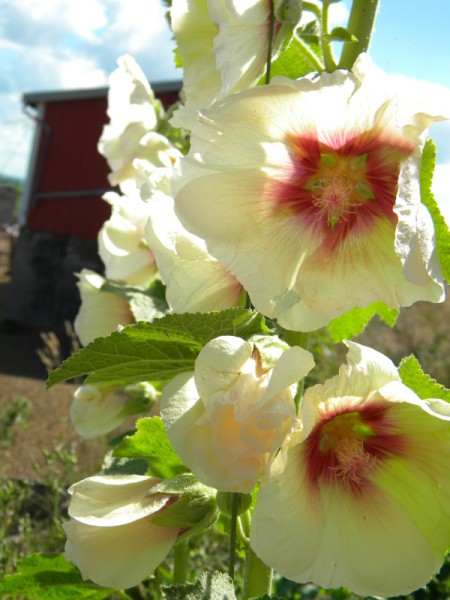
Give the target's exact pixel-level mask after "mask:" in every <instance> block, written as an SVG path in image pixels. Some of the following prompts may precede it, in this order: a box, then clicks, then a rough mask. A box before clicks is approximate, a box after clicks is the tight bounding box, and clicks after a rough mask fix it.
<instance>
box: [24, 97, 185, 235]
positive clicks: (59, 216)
mask: <svg viewBox="0 0 450 600" xmlns="http://www.w3.org/2000/svg"><path fill="white" fill-rule="evenodd" d="M157 95H158V97H159V99H160V100H161V102H162V103H163V105H164V106H165V108H168V107H169V106H170V105H172V104H173V103H174V102H176V101H177V100H178V92H177V91H164V92H160V93H158V94H157ZM106 110H107V97H106V95H105V97H101V98H86V99H70V100H68V99H64V100H58V101H51V102H47V103H46V105H45V115H44V122H45V124H46V126H45V127H44V129H43V130H42V131H43V133H42V137H41V140H40V147H39V153H38V163H37V167H36V170H35V173H34V188H33V199H32V204H31V207H30V209H29V211H28V216H27V222H26V225H27V226H28V227H30V228H31V229H36V230H38V231H50V232H52V233H56V234H59V235H66V236H71V237H79V238H84V239H90V240H93V239H95V238H96V237H97V234H98V231H99V230H100V228H101V226H102V224H103V223H104V222H105V221H106V220H107V219H108V218H109V216H110V214H111V208H110V206H109V204H107V203H106V202H104V201H103V200H102V199H101V195H89V196H74V197H70V198H67V197H63V196H61V197H58V196H57V195H56V196H55V197H52V198H45V197H39V194H47V193H51V194H55V193H61V192H76V191H83V190H102V189H103V190H105V189H108V188H110V184H109V182H108V173H109V167H108V164H107V162H106V160H105V158H104V157H103V156H101V155H100V154H99V153H98V151H97V143H98V140H99V138H100V135H101V133H102V129H103V125H104V124H105V123H106V122H107V121H108V117H107V114H106Z"/></svg>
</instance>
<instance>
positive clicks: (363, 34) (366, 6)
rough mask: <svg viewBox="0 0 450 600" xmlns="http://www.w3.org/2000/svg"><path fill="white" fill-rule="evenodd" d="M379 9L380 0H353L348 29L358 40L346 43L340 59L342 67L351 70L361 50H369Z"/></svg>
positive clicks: (340, 66)
mask: <svg viewBox="0 0 450 600" xmlns="http://www.w3.org/2000/svg"><path fill="white" fill-rule="evenodd" d="M377 9H378V0H353V5H352V10H351V12H350V17H349V20H348V25H347V29H348V32H349V33H350V35H353V36H355V37H356V38H357V41H356V42H345V43H344V47H343V48H342V54H341V59H340V61H339V68H340V69H348V70H350V69H351V68H352V67H353V64H354V62H355V60H356V59H357V58H358V56H359V55H360V54H361V52H366V51H367V50H368V48H369V43H370V38H371V35H372V32H373V26H374V24H375V18H376V16H377Z"/></svg>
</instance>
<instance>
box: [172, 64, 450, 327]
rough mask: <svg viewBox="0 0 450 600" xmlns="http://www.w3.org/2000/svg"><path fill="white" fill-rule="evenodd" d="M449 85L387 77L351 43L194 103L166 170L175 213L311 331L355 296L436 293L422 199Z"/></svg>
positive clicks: (436, 272)
mask: <svg viewBox="0 0 450 600" xmlns="http://www.w3.org/2000/svg"><path fill="white" fill-rule="evenodd" d="M448 117H450V92H449V91H448V90H446V89H445V88H442V87H440V86H436V85H432V84H427V83H423V82H416V81H414V80H409V79H407V78H401V77H394V76H388V75H387V74H385V73H383V72H382V71H381V70H379V69H377V68H376V67H375V66H374V65H373V64H372V63H371V61H370V59H369V58H368V57H367V56H366V55H361V56H360V57H359V58H358V60H357V61H356V63H355V66H354V68H353V71H352V72H344V71H335V72H334V73H322V74H321V75H320V76H318V77H315V78H309V77H305V78H302V79H300V80H298V81H292V80H290V79H286V78H284V77H278V78H275V79H274V80H273V81H272V83H271V84H270V85H267V86H263V87H258V88H255V89H251V90H246V91H243V92H240V93H238V94H234V95H233V96H230V97H229V98H226V99H224V100H222V101H220V102H217V103H216V104H215V105H214V106H213V107H211V108H210V109H208V110H204V111H203V113H202V115H201V116H200V118H199V120H198V122H197V124H196V125H195V127H194V128H193V131H192V136H191V149H190V152H189V154H188V156H187V157H186V158H184V159H181V161H180V167H181V169H180V170H181V173H180V174H179V175H178V176H177V178H176V180H175V186H174V187H175V189H174V193H175V211H176V213H177V215H178V216H179V218H180V220H181V222H182V223H183V225H184V226H185V227H186V228H187V229H188V230H189V231H191V232H192V233H194V234H195V235H198V236H200V237H202V238H203V239H205V241H206V243H207V247H208V251H209V252H210V253H211V254H212V255H213V256H214V257H215V258H217V259H218V260H220V261H221V262H222V263H223V264H224V265H225V267H226V268H227V269H228V270H229V271H230V273H232V274H233V275H235V276H236V278H237V279H238V280H239V281H240V282H241V283H242V284H243V285H244V287H245V288H246V290H247V291H248V292H249V294H250V297H251V299H252V302H253V304H254V306H255V307H256V308H257V309H258V310H259V311H261V312H262V313H264V314H265V315H267V316H269V317H271V318H277V319H278V321H279V323H280V324H281V325H282V326H283V327H286V328H288V329H293V330H297V331H308V330H314V329H317V328H319V327H322V326H324V325H326V324H328V323H329V322H330V321H331V320H332V319H334V318H335V317H338V316H339V315H342V314H344V313H345V312H347V311H349V310H350V309H352V308H353V307H356V306H358V307H366V306H368V305H370V304H372V303H374V302H378V301H381V302H384V303H385V304H387V305H389V306H391V307H393V308H398V307H400V306H409V305H411V304H412V303H414V302H416V301H418V300H428V301H431V302H440V301H442V300H443V298H444V292H443V286H442V282H441V275H440V265H439V262H438V257H437V253H436V249H435V243H434V227H433V224H432V221H431V217H430V215H429V213H428V211H427V209H426V208H425V207H424V206H423V205H422V204H421V202H420V186H419V170H420V164H421V151H422V147H423V143H424V137H425V134H426V129H427V126H428V125H429V124H430V123H431V122H432V121H437V120H440V119H443V118H448Z"/></svg>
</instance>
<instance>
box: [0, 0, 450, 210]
mask: <svg viewBox="0 0 450 600" xmlns="http://www.w3.org/2000/svg"><path fill="white" fill-rule="evenodd" d="M379 3H380V9H379V13H378V18H377V23H376V29H375V33H374V36H373V38H372V44H371V48H370V54H371V56H372V58H373V59H374V61H375V63H376V64H378V66H380V67H381V68H383V69H384V70H386V71H388V72H390V73H399V74H404V75H407V76H410V77H414V78H417V79H426V80H429V81H432V82H435V83H441V84H444V85H446V86H447V87H449V88H450V30H449V28H448V27H449V23H450V0H427V1H426V2H425V1H424V0H379ZM350 5H351V1H350V0H341V1H340V2H337V3H335V4H333V5H332V8H333V15H332V24H333V25H345V24H346V22H347V18H348V11H349V6H350ZM165 10H166V9H165V7H164V6H163V4H162V3H161V1H160V0H39V1H36V0H0V173H1V174H4V175H11V176H14V177H19V178H24V177H25V176H26V173H27V168H28V160H29V153H30V147H31V141H32V136H33V133H34V124H33V121H32V120H31V119H30V118H29V117H27V116H26V115H25V114H24V112H23V110H22V100H21V99H22V95H23V94H24V93H29V92H38V91H57V90H68V89H78V88H92V87H101V86H106V85H107V84H108V75H109V74H110V73H111V71H113V70H114V69H115V67H116V64H117V58H118V57H119V56H121V55H122V54H125V53H128V54H131V55H132V56H134V58H135V59H136V60H137V62H138V63H139V64H140V66H141V67H142V69H143V71H144V73H145V74H146V75H147V77H148V79H149V80H150V81H151V82H160V81H167V80H174V79H180V78H181V72H180V71H179V70H178V69H175V67H174V66H173V58H172V57H173V53H172V48H173V42H172V40H171V33H170V30H169V27H168V25H167V22H166V20H165V16H164V13H165ZM449 109H450V107H449ZM431 136H432V137H433V139H434V140H435V142H436V144H437V146H438V166H437V169H436V173H435V193H436V194H437V195H438V196H439V197H442V196H445V199H447V200H448V204H449V206H450V189H449V184H447V183H446V181H447V179H448V180H449V181H450V123H444V124H441V123H440V124H439V125H438V126H433V128H432V131H431ZM447 189H449V191H448V192H447ZM449 211H450V209H449Z"/></svg>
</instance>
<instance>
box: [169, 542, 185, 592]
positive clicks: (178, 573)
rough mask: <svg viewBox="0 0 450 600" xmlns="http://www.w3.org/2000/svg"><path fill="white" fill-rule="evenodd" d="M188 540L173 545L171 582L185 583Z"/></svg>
mask: <svg viewBox="0 0 450 600" xmlns="http://www.w3.org/2000/svg"><path fill="white" fill-rule="evenodd" d="M188 556H189V542H188V541H187V540H184V541H183V542H179V543H178V544H177V545H176V546H175V551H174V566H173V583H174V584H179V583H186V581H187V579H188Z"/></svg>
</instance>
